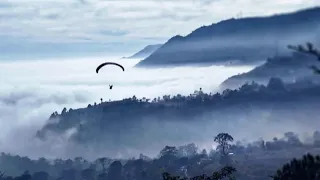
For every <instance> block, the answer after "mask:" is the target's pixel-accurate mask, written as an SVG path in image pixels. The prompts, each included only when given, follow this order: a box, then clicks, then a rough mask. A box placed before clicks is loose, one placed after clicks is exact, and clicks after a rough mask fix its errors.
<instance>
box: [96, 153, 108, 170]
mask: <svg viewBox="0 0 320 180" xmlns="http://www.w3.org/2000/svg"><path fill="white" fill-rule="evenodd" d="M98 161H99V162H100V164H101V166H102V172H103V173H105V172H106V162H107V158H105V157H102V158H99V159H98Z"/></svg>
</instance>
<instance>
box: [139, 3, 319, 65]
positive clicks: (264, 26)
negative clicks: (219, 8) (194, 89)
mask: <svg viewBox="0 0 320 180" xmlns="http://www.w3.org/2000/svg"><path fill="white" fill-rule="evenodd" d="M319 17H320V7H313V8H308V9H302V10H299V11H295V12H290V13H282V14H275V15H270V16H264V17H261V16H260V17H246V18H236V19H235V18H231V19H227V20H222V21H220V22H217V23H214V24H212V25H209V26H202V27H199V28H197V29H195V30H194V31H193V32H192V33H190V34H188V35H187V36H180V35H176V36H174V37H172V38H170V39H169V40H168V41H167V42H166V43H165V44H164V45H162V46H161V48H160V49H157V50H156V51H155V52H154V53H152V54H151V55H150V56H148V57H146V58H145V59H144V60H142V61H141V62H139V63H138V64H137V65H136V67H142V66H144V67H147V66H148V67H152V66H172V65H173V66H181V65H182V66H183V65H187V64H208V65H212V64H225V63H226V62H229V61H230V60H239V61H240V64H247V65H248V64H256V63H257V62H259V61H261V60H264V59H266V58H268V57H271V56H273V55H275V54H277V53H284V52H286V51H287V49H286V46H287V45H288V44H297V43H304V42H307V41H310V42H313V41H316V40H318V39H319V38H317V37H319V33H320V32H319V28H318V27H319V24H320V18H319ZM313 43H316V42H313ZM284 49H286V50H284ZM279 51H280V52H279Z"/></svg>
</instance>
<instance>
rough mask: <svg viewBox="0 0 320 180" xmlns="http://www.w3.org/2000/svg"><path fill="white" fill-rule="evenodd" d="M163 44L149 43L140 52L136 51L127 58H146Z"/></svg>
mask: <svg viewBox="0 0 320 180" xmlns="http://www.w3.org/2000/svg"><path fill="white" fill-rule="evenodd" d="M161 46H162V44H154V45H148V46H146V47H145V48H143V49H142V50H140V51H139V52H137V53H135V54H134V55H132V56H130V57H126V59H139V58H146V57H148V56H150V55H151V54H152V53H153V52H154V51H156V50H157V49H159V48H160V47H161Z"/></svg>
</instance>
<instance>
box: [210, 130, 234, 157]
mask: <svg viewBox="0 0 320 180" xmlns="http://www.w3.org/2000/svg"><path fill="white" fill-rule="evenodd" d="M232 141H233V137H232V136H231V135H230V134H228V133H219V134H218V135H217V136H216V137H215V138H214V142H216V143H218V144H219V145H218V146H217V150H219V151H220V153H221V154H222V155H228V150H229V148H230V146H231V145H230V142H232Z"/></svg>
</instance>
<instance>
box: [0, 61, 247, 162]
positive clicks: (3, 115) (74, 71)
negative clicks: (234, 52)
mask: <svg viewBox="0 0 320 180" xmlns="http://www.w3.org/2000/svg"><path fill="white" fill-rule="evenodd" d="M104 61H116V62H119V63H121V64H122V65H123V66H124V67H125V69H126V71H125V72H123V71H122V70H121V69H120V68H119V67H117V66H105V67H103V68H102V69H101V70H100V72H99V74H96V72H95V68H96V67H97V66H98V65H99V64H100V63H102V62H104ZM137 62H139V60H137V59H136V60H132V59H130V60H119V58H117V57H110V58H82V59H81V58H79V59H46V60H37V61H25V60H24V61H15V62H1V61H0V68H1V71H0V123H1V124H0V125H1V133H0V140H1V146H0V147H1V148H0V151H4V152H10V153H14V154H19V155H28V156H31V157H38V156H45V157H56V156H60V157H65V156H66V154H69V153H66V151H64V149H67V148H71V147H72V146H73V145H72V143H71V142H69V143H66V142H68V140H67V138H66V137H54V138H52V140H48V141H47V142H41V141H39V140H37V139H34V134H35V132H36V130H39V129H40V128H41V127H42V126H43V125H44V123H45V122H46V121H47V119H48V118H49V116H50V114H51V113H52V112H53V111H58V112H61V110H62V108H63V107H67V108H73V109H76V108H82V107H86V106H87V105H88V104H89V103H91V104H93V103H94V102H99V101H100V98H103V99H104V100H109V99H110V100H117V99H122V98H127V97H132V96H133V95H136V96H137V97H147V98H154V97H157V96H162V95H165V94H172V95H175V94H182V95H188V94H190V93H193V91H194V90H198V89H199V88H200V87H201V88H202V89H203V91H205V92H214V91H216V90H217V86H218V85H219V84H220V83H221V82H222V81H224V80H225V79H226V78H228V77H230V76H232V75H235V74H238V73H243V72H247V71H249V70H251V69H252V68H253V67H241V68H239V67H237V68H234V67H222V66H220V67H218V66H210V67H178V68H166V69H161V68H158V69H150V70H148V69H136V68H132V67H133V66H134V65H135V64H136V63H137ZM109 84H113V85H114V87H113V89H112V90H109ZM87 151H88V150H86V152H87ZM68 152H70V151H68ZM79 152H82V151H79ZM79 155H80V154H79Z"/></svg>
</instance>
